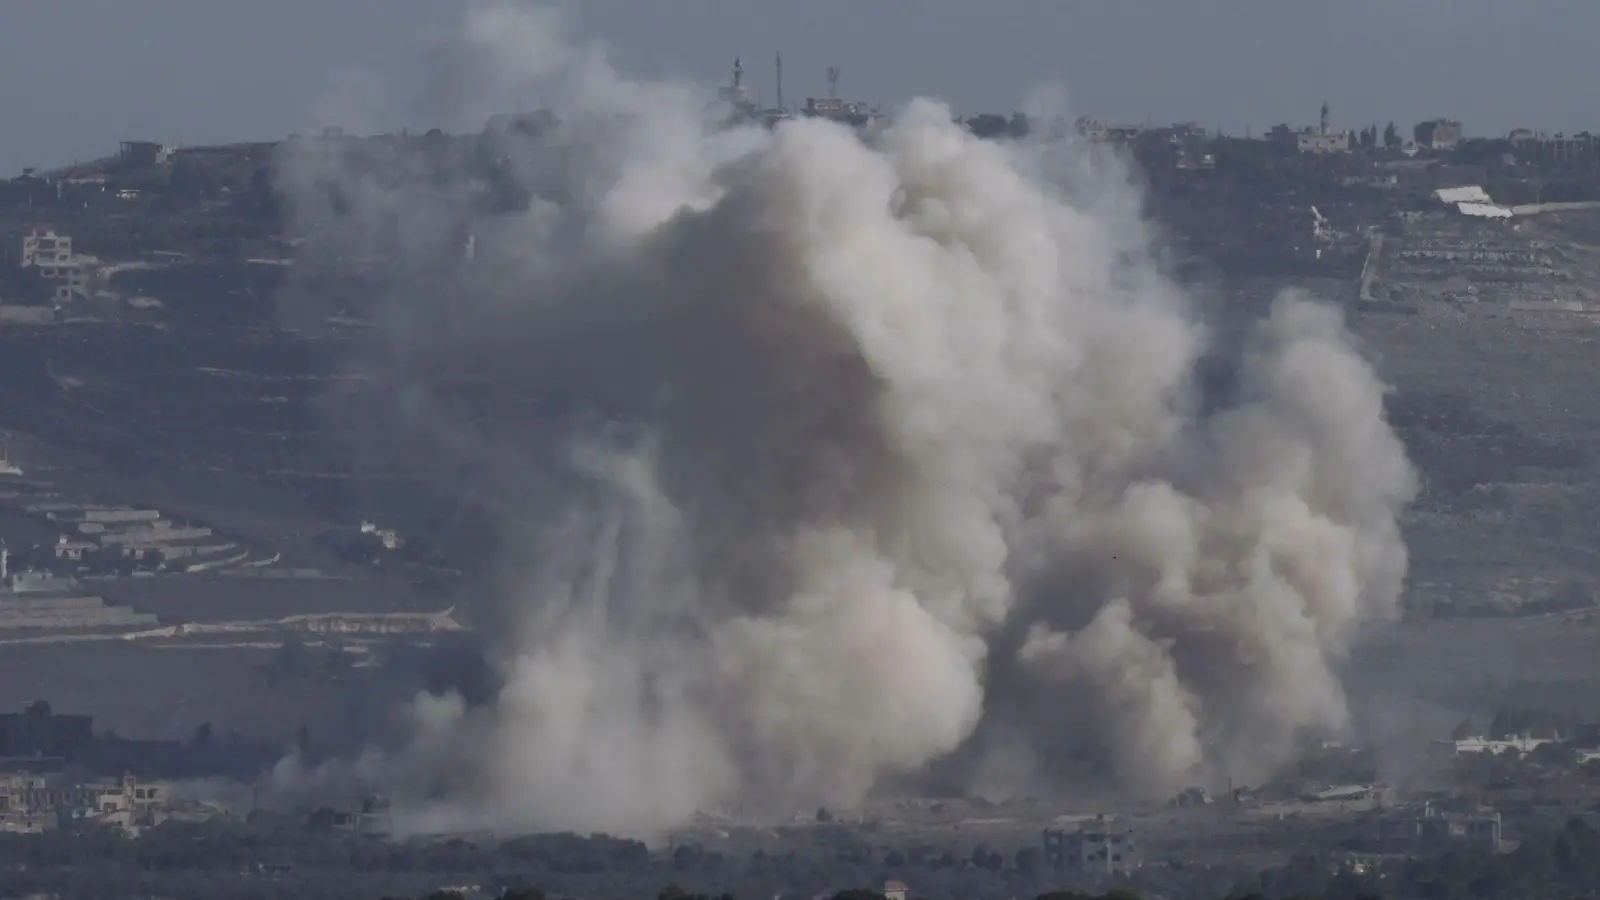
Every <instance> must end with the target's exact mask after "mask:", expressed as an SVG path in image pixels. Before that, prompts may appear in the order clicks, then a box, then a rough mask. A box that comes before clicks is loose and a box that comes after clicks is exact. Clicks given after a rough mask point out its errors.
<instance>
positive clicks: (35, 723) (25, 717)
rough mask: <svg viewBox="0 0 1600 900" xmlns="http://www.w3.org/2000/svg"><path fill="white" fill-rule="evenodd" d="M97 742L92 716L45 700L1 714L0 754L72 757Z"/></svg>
mask: <svg viewBox="0 0 1600 900" xmlns="http://www.w3.org/2000/svg"><path fill="white" fill-rule="evenodd" d="M18 577H21V576H18ZM93 743H94V720H93V719H92V718H91V717H89V716H59V715H56V714H55V713H53V712H52V711H51V709H50V704H48V703H46V702H44V701H43V700H40V701H38V702H35V703H33V704H31V705H29V706H28V707H27V708H26V709H24V710H23V711H22V712H20V713H6V714H4V715H0V756H14V757H72V756H75V755H77V754H80V753H82V752H83V751H84V750H86V749H87V748H88V747H89V746H90V745H91V744H93Z"/></svg>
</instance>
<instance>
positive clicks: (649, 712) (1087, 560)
mask: <svg viewBox="0 0 1600 900" xmlns="http://www.w3.org/2000/svg"><path fill="white" fill-rule="evenodd" d="M439 64H440V77H439V79H438V84H439V95H438V97H436V98H435V99H436V100H439V101H441V102H446V103H448V105H449V106H450V107H451V108H452V109H454V110H456V111H458V112H462V114H463V115H467V116H473V117H477V118H478V121H481V116H482V115H487V114H488V113H489V112H493V111H503V110H505V109H509V108H515V105H516V104H517V103H518V102H521V103H523V104H526V103H527V102H528V98H536V101H537V105H538V106H539V107H540V108H542V109H548V110H551V111H552V112H554V114H555V118H554V119H553V120H551V121H550V122H547V123H546V125H545V127H542V128H538V129H529V130H528V131H527V132H517V131H515V130H513V131H512V132H510V133H507V134H504V135H500V136H498V137H493V138H490V137H486V138H484V139H483V140H482V141H480V143H479V145H477V147H476V148H475V149H474V150H473V151H472V153H473V154H475V155H476V156H475V159H476V161H477V164H479V165H478V167H477V168H476V169H474V171H477V172H478V173H479V174H478V175H477V176H476V177H474V178H471V179H466V178H432V177H427V174H426V173H428V172H429V171H430V169H429V167H428V166H427V165H426V164H425V163H424V162H423V161H421V160H422V159H423V158H425V157H427V156H428V155H429V154H435V155H438V154H444V155H448V154H449V153H450V152H451V151H450V149H449V147H448V146H447V145H446V141H447V140H448V139H440V141H438V142H433V143H430V142H429V141H422V142H421V143H422V144H423V145H424V146H423V148H422V149H420V150H416V149H397V150H393V151H383V152H377V151H371V150H368V151H364V153H366V156H364V157H363V158H361V159H360V161H359V162H354V161H353V160H352V156H351V154H350V153H348V152H345V151H343V150H339V149H330V148H329V147H327V146H324V145H323V143H322V142H314V141H313V142H305V143H304V144H302V145H301V146H299V147H297V148H295V149H292V150H291V151H290V152H289V154H288V155H287V156H286V158H285V161H284V165H283V177H282V184H283V187H284V188H285V191H286V193H287V194H288V196H289V198H290V199H291V200H292V202H293V203H294V207H295V209H296V210H297V225H298V227H299V228H300V229H301V231H302V233H303V234H304V235H306V236H308V237H310V238H312V239H313V240H314V242H315V243H316V245H317V246H318V247H320V248H322V250H321V252H327V253H331V254H337V255H338V256H339V257H340V259H341V260H343V261H349V260H359V259H364V258H374V259H381V260H385V261H386V262H385V268H384V270H383V271H382V272H381V273H380V274H379V275H377V276H375V277H378V278H380V279H381V282H382V290H381V292H380V294H381V297H380V299H381V302H380V303H379V306H378V310H377V314H376V320H377V322H378V323H379V328H378V332H377V334H378V337H377V339H376V340H375V342H374V346H373V348H372V349H373V358H372V359H371V360H367V361H366V364H368V365H374V364H375V365H378V366H380V367H382V370H383V371H384V372H385V374H386V375H387V376H389V379H390V384H391V386H392V388H393V390H392V396H393V397H394V398H396V402H395V404H394V405H393V406H394V408H393V409H392V410H390V411H389V413H388V414H387V415H386V417H385V418H384V425H383V427H384V428H386V429H391V430H389V431H385V432H384V434H385V435H386V438H385V439H395V440H399V439H404V440H408V441H415V442H416V443H417V445H418V446H419V447H425V448H427V453H428V454H430V458H432V459H434V460H443V461H444V463H447V464H449V465H451V466H454V467H456V468H457V469H461V470H465V471H468V472H470V473H473V474H472V477H473V478H474V479H476V482H475V483H476V484H477V485H478V487H479V489H480V490H482V491H483V492H484V493H486V494H488V495H490V496H492V497H494V498H496V499H497V500H498V502H499V509H500V511H501V513H502V514H503V515H502V519H501V525H502V526H503V527H502V528H501V535H500V537H501V542H502V546H503V548H504V551H505V552H503V553H502V554H501V562H502V564H503V571H504V572H505V573H506V576H505V577H504V578H503V579H502V581H501V585H502V586H501V589H500V590H498V591H497V592H495V594H494V596H493V597H491V598H489V599H488V600H487V601H486V603H487V604H488V607H489V608H488V609H486V610H485V611H484V615H483V618H484V620H485V621H486V622H488V623H489V625H490V627H488V628H486V629H485V632H486V634H487V636H488V639H489V641H490V643H491V646H492V659H493V662H494V664H495V665H496V667H497V670H498V674H499V676H500V681H501V683H502V685H503V686H502V688H501V690H500V692H499V694H498V696H497V697H496V698H495V700H494V702H492V703H490V704H487V705H482V706H469V705H468V704H466V703H464V702H462V701H461V699H460V698H458V697H455V696H451V695H444V696H432V695H427V696H424V697H421V698H419V699H418V700H417V702H416V703H415V704H414V707H413V708H412V710H411V711H410V713H409V716H410V719H409V722H410V725H411V728H410V734H411V740H410V743H409V745H408V746H407V747H406V748H405V749H404V750H401V751H398V752H395V753H392V754H388V755H385V756H383V757H382V758H377V757H375V756H369V757H368V758H365V759H363V760H362V761H361V762H360V764H359V766H358V767H357V768H358V769H359V770H360V772H361V774H362V775H363V776H364V777H368V778H373V779H377V780H380V781H383V782H385V783H386V785H387V786H388V787H389V789H390V790H392V791H394V792H395V793H397V794H398V795H399V799H400V800H401V801H402V803H403V804H404V808H405V810H406V815H407V816H408V817H409V819H408V821H409V822H410V825H411V827H414V828H447V827H476V826H495V827H499V828H503V829H519V828H527V829H533V828H559V829H575V830H584V829H605V830H611V831H614V832H615V831H620V832H628V833H638V832H641V831H649V830H654V829H658V828H663V827H669V826H671V825H673V824H676V823H679V822H682V821H684V820H685V819H687V818H688V817H690V816H691V815H692V814H693V813H695V812H696V811H697V810H702V809H707V808H713V807H723V806H730V805H742V806H743V807H745V808H755V807H758V806H761V805H765V806H766V807H767V808H769V809H783V808H792V805H795V804H806V805H815V804H817V803H826V804H830V805H840V806H846V807H848V806H849V805H851V804H853V803H856V802H858V801H859V800H860V799H861V798H862V797H863V796H864V795H865V794H866V793H867V792H869V791H870V790H871V789H872V788H873V787H874V785H877V784H880V783H882V782H883V781H884V780H885V779H888V778H891V777H894V776H901V775H908V774H915V773H918V772H922V771H925V770H926V769H928V767H929V766H931V765H933V764H935V763H939V762H940V761H948V760H951V759H958V758H966V759H967V760H968V764H965V765H963V766H962V767H959V768H960V770H961V771H962V772H964V773H965V774H964V775H963V776H962V777H964V778H969V779H972V781H973V783H974V784H975V783H976V782H977V781H978V780H980V779H982V780H988V781H991V782H996V783H999V782H1006V781H1010V782H1012V783H1014V784H1022V783H1036V782H1038V781H1039V780H1041V779H1048V778H1051V777H1053V773H1056V772H1057V771H1058V770H1064V768H1070V766H1065V767H1064V766H1063V762H1064V761H1071V762H1072V763H1073V764H1074V765H1076V764H1079V763H1081V764H1084V765H1088V766H1090V767H1092V768H1099V769H1102V770H1105V771H1109V772H1110V773H1111V774H1112V775H1114V777H1115V779H1116V781H1117V783H1119V784H1120V785H1121V786H1122V788H1124V789H1126V790H1128V791H1131V792H1136V793H1143V794H1151V795H1157V796H1159V795H1162V794H1163V793H1164V792H1168V791H1171V790H1173V789H1176V788H1180V787H1183V786H1185V785H1187V784H1191V783H1195V782H1197V781H1203V780H1208V779H1217V778H1220V777H1223V776H1235V777H1242V778H1253V777H1258V776H1259V775H1260V774H1262V773H1265V772H1268V771H1270V770H1271V769H1272V768H1273V767H1274V766H1276V765H1278V764H1280V763H1282V762H1283V761H1285V760H1286V759H1288V758H1289V757H1290V756H1291V755H1292V753H1293V752H1294V748H1295V746H1296V744H1297V742H1298V741H1301V740H1303V739H1305V738H1308V737H1316V736H1322V735H1336V734H1338V733H1339V732H1340V731H1341V730H1342V729H1343V728H1345V727H1346V725H1347V713H1346V709H1345V705H1344V699H1343V693H1342V691H1341V689H1340V685H1339V682H1338V679H1337V678H1336V677H1335V674H1334V671H1333V667H1334V666H1335V664H1336V663H1337V661H1338V660H1339V658H1340V656H1341V654H1342V653H1343V651H1344V649H1345V647H1346V645H1347V643H1348V642H1349V640H1350V639H1351V637H1352V636H1353V633H1354V631H1355V629H1357V627H1358V626H1360V625H1361V623H1363V622H1365V621H1367V620H1370V619H1374V618H1382V617H1385V616H1388V615H1390V614H1392V613H1393V612H1394V610H1395V604H1396V601H1397V597H1398V594H1399V591H1400V588H1401V583H1402V580H1403V578H1404V575H1405V568H1406V554H1405V548H1404V545H1403V543H1402V541H1401V539H1400V534H1399V530H1398V527H1397V524H1396V516H1397V514H1398V512H1399V511H1400V510H1401V509H1402V508H1403V507H1404V505H1405V504H1406V503H1407V502H1408V501H1409V499H1410V498H1411V496H1412V493H1413V490H1414V484H1413V482H1414V476H1413V473H1412V470H1411V468H1410V466H1409V464H1408V463H1407V461H1406V457H1405V454H1404V451H1403V449H1402V447H1401V445H1400V444H1399V442H1398V441H1397V440H1396V438H1395V436H1394V435H1393V433H1392V432H1391V431H1390V429H1389V427H1388V425H1387V424H1386V422H1385V419H1384V412H1383V395H1384V386H1383V385H1382V383H1380V382H1379V381H1378V380H1377V378H1376V377H1375V376H1374V374H1373V372H1372V371H1371V369H1370V367H1369V366H1368V365H1367V364H1366V363H1365V362H1364V361H1363V360H1362V358H1361V356H1360V355H1359V354H1358V353H1357V352H1356V350H1355V349H1353V348H1352V346H1351V343H1350V340H1349V337H1348V335H1347V334H1346V333H1345V331H1344V329H1343V327H1342V324H1341V322H1340V317H1339V314H1338V312H1337V311H1336V310H1334V309H1332V308H1329V307H1326V306H1321V305H1316V304H1313V303H1310V302H1308V301H1306V300H1303V299H1299V298H1295V297H1284V298H1281V299H1280V300H1279V301H1278V302H1277V303H1276V304H1275V306H1274V307H1273V309H1272V311H1271V313H1270V315H1269V316H1267V317H1266V319H1265V320H1264V321H1262V322H1261V323H1259V324H1258V325H1257V326H1256V328H1255V330H1254V332H1253V334H1252V337H1251V338H1250V339H1249V340H1248V342H1247V346H1246V347H1245V350H1244V352H1243V356H1242V359H1241V360H1240V369H1239V387H1238V390H1237V391H1236V393H1235V396H1233V397H1231V398H1230V400H1229V402H1228V403H1227V404H1225V405H1224V406H1223V408H1222V409H1220V410H1219V411H1215V412H1209V411H1208V412H1206V413H1204V414H1201V413H1200V412H1198V411H1197V410H1199V409H1200V408H1201V404H1200V403H1199V398H1198V396H1197V393H1198V389H1197V386H1196V378H1195V368H1196V364H1197V362H1198V360H1199V358H1200V356H1201V354H1202V353H1203V352H1204V351H1205V350H1206V346H1207V345H1206V334H1205V331H1204V329H1203V328H1202V327H1200V326H1199V325H1198V324H1197V323H1196V322H1195V321H1194V319H1193V317H1192V315H1191V311H1190V309H1189V306H1188V304H1187V302H1186V300H1185V298H1184V296H1183V295H1182V292H1181V291H1180V290H1178V289H1177V288H1176V287H1175V286H1174V285H1173V284H1172V283H1171V282H1170V281H1168V280H1167V279H1166V278H1165V277H1164V276H1163V275H1162V274H1161V273H1160V271H1159V270H1158V268H1157V267H1156V266H1155V265H1154V263H1153V262H1152V261H1151V259H1150V252H1149V235H1148V233H1147V228H1146V226H1145V223H1143V222H1142V221H1141V220H1140V217H1139V214H1138V207H1139V203H1138V198H1137V196H1136V195H1135V194H1134V193H1133V192H1132V188H1130V187H1129V186H1128V182H1127V179H1126V178H1125V177H1124V176H1123V175H1122V174H1121V173H1120V171H1119V170H1118V169H1116V168H1115V167H1114V166H1110V165H1108V164H1107V161H1106V160H1103V159H1098V160H1096V159H1089V158H1087V157H1086V156H1085V155H1084V154H1083V151H1082V150H1081V149H1074V148H1071V147H1069V146H1066V145H1063V144H1056V145H1051V146H1044V145H1030V144H1026V143H1024V144H1014V145H1013V144H999V143H993V142H983V141H979V140H976V139H974V138H973V137H971V136H970V135H969V134H967V133H966V131H965V130H964V129H963V128H962V127H960V126H959V125H957V124H953V123H952V121H951V113H950V111H949V110H948V109H946V108H945V107H943V106H941V105H939V104H937V103H934V102H931V101H925V100H921V101H916V102H914V103H912V104H910V105H909V106H908V107H906V108H905V109H904V110H902V111H901V112H899V113H898V114H897V115H895V116H894V117H893V118H892V119H891V120H889V121H888V122H887V123H886V124H884V125H883V126H882V127H879V128H875V129H873V130H872V131H871V133H869V134H867V135H866V136H860V135H857V134H855V133H853V132H851V131H849V130H847V129H845V128H843V127H841V126H838V125H834V124H831V123H828V122H823V121H819V120H798V121H788V122H784V123H782V124H781V125H779V126H778V127H777V128H775V129H772V130H770V131H769V130H765V129H760V128H754V127H745V128H733V129H726V128H717V127H713V126H714V125H715V120H716V119H717V117H718V116H720V115H721V114H722V112H721V111H715V110H712V111H708V110H707V109H706V106H705V101H704V99H703V95H702V94H700V93H699V92H697V91H694V90H691V89H688V88H685V87H682V86H676V85H660V84H636V83H632V82H629V81H628V80H627V79H625V78H623V77H622V76H621V75H619V74H617V72H616V71H614V70H613V69H612V68H611V67H610V66H609V64H608V63H607V62H606V61H605V59H604V57H603V55H601V54H599V53H598V52H596V51H594V50H591V49H586V48H578V47H576V46H575V45H574V44H573V43H572V42H571V41H569V40H568V39H567V38H566V37H565V36H564V35H563V34H562V32H561V31H560V28H559V23H558V22H557V21H555V20H554V19H553V18H551V17H549V16H545V15H542V14H539V13H528V12H522V11H510V10H505V9H494V10H488V11H483V10H480V11H477V12H473V13H470V14H469V15H468V16H467V20H466V26H465V28H464V30H463V37H462V39H461V41H460V42H459V43H458V44H457V45H455V46H454V48H453V49H452V50H451V51H450V52H448V53H444V54H441V56H440V58H439ZM486 154H487V157H491V158H493V160H492V163H491V164H485V163H484V162H483V160H484V158H485V155H486ZM1046 173H1050V177H1046ZM507 194H511V195H514V196H519V197H521V198H522V199H521V201H520V202H517V203H514V204H510V205H505V204H501V205H500V206H499V207H497V206H496V204H497V203H499V200H498V199H497V198H503V197H504V196H506V195H507ZM467 232H470V233H471V235H472V237H471V247H472V253H471V261H470V263H463V262H462V258H463V257H464V256H465V254H464V253H463V252H462V250H461V248H462V243H461V240H460V239H461V237H462V235H463V234H465V233H467ZM440 248H443V249H442V250H441V249H440ZM308 255H309V254H308ZM463 383H470V384H471V385H472V386H473V390H474V391H475V392H476V393H475V394H474V397H475V399H474V400H473V402H472V403H470V404H469V403H464V402H463V401H461V400H460V398H459V397H457V396H456V395H455V394H453V393H452V387H451V386H452V385H456V386H458V385H460V384H463ZM373 427H377V426H373ZM397 428H398V429H401V430H398V431H396V430H392V429H397ZM400 435H404V437H403V438H401V437H400ZM442 466H443V464H441V467H442Z"/></svg>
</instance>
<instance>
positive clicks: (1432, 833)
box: [1378, 803, 1503, 853]
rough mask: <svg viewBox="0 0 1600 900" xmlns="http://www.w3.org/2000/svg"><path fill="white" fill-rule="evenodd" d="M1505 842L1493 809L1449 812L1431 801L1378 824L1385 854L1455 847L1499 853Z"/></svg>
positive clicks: (1421, 851)
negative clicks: (1435, 805)
mask: <svg viewBox="0 0 1600 900" xmlns="http://www.w3.org/2000/svg"><path fill="white" fill-rule="evenodd" d="M1502 842H1503V832H1502V830H1501V824H1500V813H1498V812H1495V811H1493V810H1484V811H1480V812H1476V813H1447V812H1439V811H1438V810H1436V809H1434V808H1433V804H1431V803H1429V804H1424V805H1423V806H1422V808H1421V809H1414V810H1407V811H1404V812H1402V813H1400V814H1398V815H1394V816H1389V817H1386V818H1384V819H1383V820H1382V821H1380V822H1379V823H1378V843H1379V845H1380V847H1379V849H1380V850H1381V851H1382V852H1384V853H1438V852H1443V851H1445V850H1448V849H1450V848H1451V847H1460V848H1463V849H1473V850H1482V851H1486V852H1489V853H1496V852H1499V850H1500V848H1501V845H1502Z"/></svg>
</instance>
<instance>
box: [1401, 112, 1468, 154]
mask: <svg viewBox="0 0 1600 900" xmlns="http://www.w3.org/2000/svg"><path fill="white" fill-rule="evenodd" d="M1411 136H1412V138H1413V139H1415V140H1416V142H1417V146H1418V147H1422V148H1424V149H1427V150H1454V149H1455V148H1456V147H1458V146H1460V144H1461V123H1460V122H1457V121H1456V120H1454V119H1429V120H1428V121H1426V122H1418V123H1417V125H1416V127H1415V128H1413V129H1412V130H1411Z"/></svg>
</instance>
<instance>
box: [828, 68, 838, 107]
mask: <svg viewBox="0 0 1600 900" xmlns="http://www.w3.org/2000/svg"><path fill="white" fill-rule="evenodd" d="M828 99H829V100H837V99H839V67H838V66H829V67H828Z"/></svg>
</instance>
